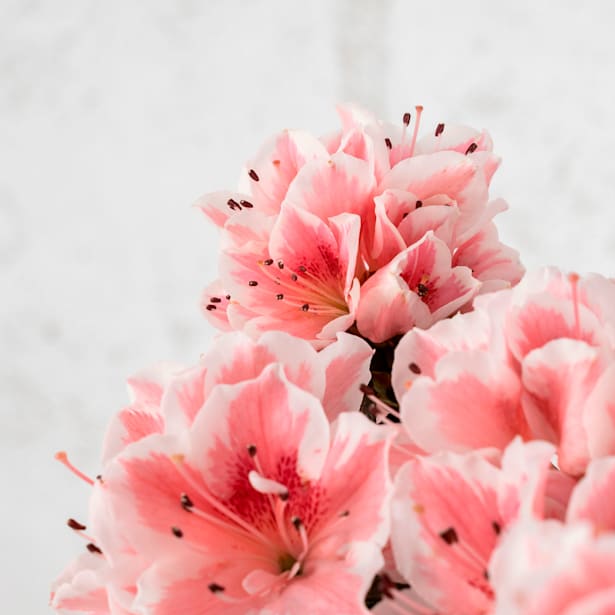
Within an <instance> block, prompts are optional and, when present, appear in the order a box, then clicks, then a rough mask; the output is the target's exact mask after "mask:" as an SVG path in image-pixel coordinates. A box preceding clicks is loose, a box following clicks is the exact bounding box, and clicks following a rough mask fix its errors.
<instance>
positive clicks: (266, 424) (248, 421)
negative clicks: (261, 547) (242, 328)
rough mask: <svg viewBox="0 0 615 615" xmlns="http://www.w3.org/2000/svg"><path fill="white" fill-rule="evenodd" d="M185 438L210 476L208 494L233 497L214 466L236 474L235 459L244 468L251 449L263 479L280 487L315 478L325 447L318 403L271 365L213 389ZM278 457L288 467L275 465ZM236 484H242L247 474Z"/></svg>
mask: <svg viewBox="0 0 615 615" xmlns="http://www.w3.org/2000/svg"><path fill="white" fill-rule="evenodd" d="M246 408H249V409H250V410H249V412H247V411H246ZM212 421H215V424H216V426H217V427H216V430H215V431H213V430H212V429H211V424H212ZM191 437H192V441H193V442H194V452H193V454H194V455H195V460H198V465H199V467H201V469H202V472H203V474H204V475H206V476H208V477H211V478H210V480H211V488H212V490H213V491H214V492H216V493H217V494H219V496H220V497H222V498H227V497H237V496H238V495H241V494H237V495H236V496H233V493H232V492H230V490H231V489H233V490H235V489H236V485H233V484H232V482H229V477H228V476H225V475H224V474H221V473H220V472H218V471H217V468H220V467H227V466H228V467H233V468H235V469H236V472H237V473H238V475H239V474H240V473H241V472H242V471H243V470H242V468H241V467H240V463H239V462H238V460H243V461H242V463H246V464H247V463H248V462H249V461H250V458H249V454H248V449H249V447H252V446H253V447H256V451H258V453H257V454H258V459H259V463H260V465H261V467H262V469H263V471H264V473H265V475H266V476H267V477H268V478H272V479H274V480H277V481H278V482H281V483H282V484H286V481H293V484H294V483H295V481H296V475H297V474H298V475H299V476H302V477H303V478H304V479H305V480H313V479H316V478H318V476H319V475H320V472H321V471H322V466H323V464H324V463H325V459H326V456H327V452H328V449H329V424H328V422H327V419H326V416H325V414H324V412H323V410H322V406H321V405H320V402H319V401H318V399H317V398H316V397H314V396H312V395H309V394H308V393H306V392H305V391H302V390H301V389H299V388H298V387H296V386H295V385H293V384H291V383H289V382H288V380H287V379H286V378H285V376H284V375H283V371H282V368H281V367H280V366H278V365H271V366H269V367H266V368H265V369H264V370H263V372H262V373H261V375H260V376H259V377H258V378H256V379H254V380H250V381H247V382H243V383H239V384H236V385H232V386H229V385H219V386H217V387H215V389H214V390H213V391H212V394H211V395H210V397H209V398H208V400H207V402H206V404H205V407H204V408H203V410H202V412H201V413H200V415H199V417H198V418H197V420H196V421H195V423H194V425H193V430H192V436H191ZM282 459H284V460H287V463H288V464H289V465H288V467H286V468H283V467H282V468H281V467H280V460H282ZM195 463H197V461H195ZM229 464H230V465H229ZM248 469H249V468H248ZM238 480H239V479H238ZM242 480H243V481H244V482H245V483H246V484H247V480H248V479H247V470H245V477H244V478H242ZM287 486H288V487H289V488H290V487H291V486H292V485H290V484H289V485H287ZM250 489H251V488H250ZM243 497H244V498H245V502H244V503H243V504H242V506H243V505H245V506H248V505H249V504H250V502H249V501H248V498H247V495H246V494H243Z"/></svg>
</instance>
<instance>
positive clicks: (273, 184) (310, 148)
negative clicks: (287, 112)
mask: <svg viewBox="0 0 615 615" xmlns="http://www.w3.org/2000/svg"><path fill="white" fill-rule="evenodd" d="M318 158H322V159H324V160H327V159H328V153H327V150H326V149H325V147H324V146H323V145H322V144H321V143H320V141H318V139H316V138H315V137H313V136H312V135H310V134H308V133H306V132H303V131H300V130H285V131H283V132H282V133H280V134H279V135H276V136H274V137H272V138H271V139H270V140H269V141H267V143H265V144H264V145H263V146H262V148H261V149H260V151H259V152H258V153H257V155H256V156H255V157H254V158H253V159H252V160H251V161H249V162H248V163H247V164H246V167H245V170H244V173H243V176H242V185H247V186H249V188H247V190H249V191H250V193H251V194H252V195H253V196H254V199H253V202H254V205H255V208H257V209H258V210H259V211H262V212H263V213H266V214H276V213H278V211H279V210H280V205H281V203H282V201H283V200H284V198H285V197H286V193H287V191H288V188H289V185H290V184H291V183H292V181H293V180H294V179H295V177H296V175H297V173H298V172H299V171H300V169H301V168H302V167H303V166H304V165H305V164H306V163H308V162H309V161H311V160H314V159H318Z"/></svg>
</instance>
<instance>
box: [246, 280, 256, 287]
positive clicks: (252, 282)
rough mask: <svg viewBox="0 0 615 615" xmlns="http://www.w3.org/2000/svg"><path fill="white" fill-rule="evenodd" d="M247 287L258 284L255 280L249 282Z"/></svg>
mask: <svg viewBox="0 0 615 615" xmlns="http://www.w3.org/2000/svg"><path fill="white" fill-rule="evenodd" d="M248 286H258V282H257V281H256V280H250V281H249V282H248Z"/></svg>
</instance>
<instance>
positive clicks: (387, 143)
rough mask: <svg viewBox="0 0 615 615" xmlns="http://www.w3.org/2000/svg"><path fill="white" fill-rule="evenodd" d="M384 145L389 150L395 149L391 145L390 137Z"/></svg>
mask: <svg viewBox="0 0 615 615" xmlns="http://www.w3.org/2000/svg"><path fill="white" fill-rule="evenodd" d="M384 143H385V145H386V146H387V147H388V148H389V149H393V144H392V143H391V139H389V137H386V139H385V140H384Z"/></svg>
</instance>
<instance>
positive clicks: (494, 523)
mask: <svg viewBox="0 0 615 615" xmlns="http://www.w3.org/2000/svg"><path fill="white" fill-rule="evenodd" d="M491 527H492V528H493V531H494V532H495V533H496V534H499V533H500V532H501V531H502V527H501V526H500V524H499V523H498V522H497V521H492V522H491Z"/></svg>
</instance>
